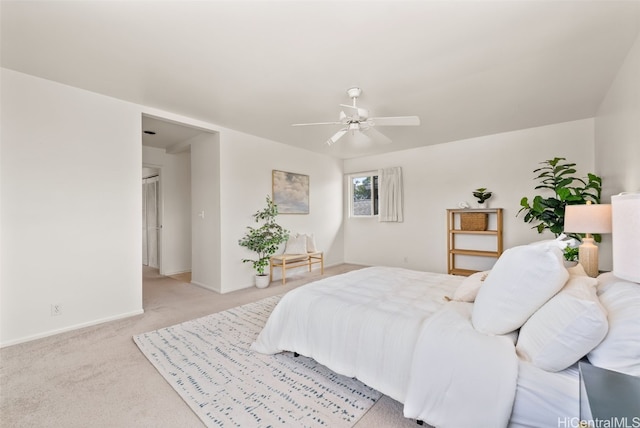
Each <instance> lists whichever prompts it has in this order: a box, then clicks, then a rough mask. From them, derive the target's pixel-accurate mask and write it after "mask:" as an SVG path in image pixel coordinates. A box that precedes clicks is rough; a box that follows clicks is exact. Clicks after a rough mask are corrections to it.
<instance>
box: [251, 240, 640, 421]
mask: <svg viewBox="0 0 640 428" xmlns="http://www.w3.org/2000/svg"><path fill="white" fill-rule="evenodd" d="M552 242H553V241H552ZM601 283H602V284H601V285H603V286H602V287H601V288H600V286H598V288H596V286H597V285H598V284H597V281H596V279H594V278H589V277H587V276H586V275H584V274H583V272H579V271H573V272H570V271H569V270H567V269H566V268H565V267H564V265H563V263H562V254H561V252H560V250H559V249H558V248H557V247H556V246H554V245H553V243H551V244H549V243H546V244H545V245H528V246H521V247H515V248H513V249H510V250H507V251H506V252H505V253H504V254H503V256H502V257H501V258H500V259H499V260H498V262H497V263H496V265H495V266H494V268H493V269H492V270H491V271H490V272H484V273H478V274H475V275H473V276H472V277H468V278H464V277H459V276H453V275H445V274H438V273H430V272H419V271H413V270H407V269H401V268H392V267H369V268H364V269H360V270H357V271H352V272H349V273H346V274H343V275H338V276H334V277H329V278H325V279H322V280H320V281H317V282H315V283H311V284H308V285H306V286H303V287H300V288H298V289H295V290H292V291H290V292H288V293H287V294H286V295H285V296H283V298H282V299H281V300H280V302H279V304H278V305H277V306H276V308H275V309H274V311H273V313H272V314H271V316H270V317H269V319H268V321H267V323H266V325H265V327H264V329H263V330H262V332H261V333H260V335H259V336H258V337H257V339H256V341H255V342H254V343H253V344H252V349H253V350H255V351H258V352H261V353H266V354H274V353H278V352H283V351H290V352H296V353H298V354H301V355H305V356H308V357H311V358H314V359H315V360H316V361H318V362H319V363H321V364H323V365H325V366H327V367H329V368H330V369H332V370H333V371H335V372H337V373H340V374H342V375H346V376H350V377H355V378H358V379H359V380H361V381H362V382H364V383H366V384H367V385H369V386H370V387H372V388H375V389H377V390H379V391H380V392H382V393H384V394H386V395H388V396H389V397H391V398H393V399H395V400H397V401H399V402H401V403H403V404H404V416H405V417H407V418H412V419H416V420H418V421H424V422H427V423H429V424H430V425H433V426H437V427H438V428H441V427H442V428H446V427H464V426H496V427H497V426H511V427H540V426H558V423H559V422H558V421H559V420H564V421H567V423H573V422H575V421H578V420H579V419H578V418H579V416H580V409H579V377H578V370H577V362H578V360H580V359H582V358H586V357H587V356H588V354H590V353H592V352H593V353H594V356H597V357H602V358H594V359H595V360H596V361H599V362H600V363H601V364H602V365H603V366H608V367H605V368H611V369H614V370H616V369H617V370H619V371H625V372H627V373H630V374H634V375H640V349H636V348H640V345H638V344H637V337H640V315H639V314H638V313H637V312H638V311H637V307H638V306H637V305H640V286H638V284H635V283H629V282H626V281H622V280H618V279H616V278H615V277H613V276H611V275H610V276H608V277H606V278H604V279H603V281H601ZM621 287H622V288H624V290H625V293H623V294H624V296H623V298H622V299H623V300H624V302H625V303H624V304H623V306H624V308H622V309H620V308H619V307H617V308H616V305H618V306H620V302H619V301H618V300H620V299H614V300H616V303H613V304H611V302H609V303H607V304H608V306H607V307H605V305H604V304H603V302H601V300H602V299H601V298H599V297H598V295H597V293H598V292H600V293H604V292H605V291H606V292H611V291H612V290H619V289H620V288H621ZM614 294H615V293H614ZM618 294H619V293H618ZM629 305H630V306H629ZM634 305H635V306H634ZM629 307H631V308H632V309H629ZM634 307H635V308H636V310H634V309H633V308H634ZM611 308H615V309H616V310H620V311H622V312H625V311H626V312H625V314H626V315H625V316H624V317H622V318H623V319H624V320H623V322H620V323H619V326H620V328H619V330H620V331H622V333H621V334H612V328H611V327H612V325H611V318H612V317H611V315H612V314H609V320H608V319H607V310H611ZM630 314H631V315H630ZM629 315H630V316H629ZM613 319H616V317H615V316H614V317H613ZM617 325H618V324H617ZM550 329H551V330H550ZM617 330H618V329H616V331H617ZM634 334H638V335H636V336H633V335H634ZM605 336H606V338H605ZM609 336H611V337H609ZM634 337H635V339H634ZM629 341H631V342H633V344H632V345H629ZM606 342H611V343H606ZM621 343H622V344H623V346H624V348H625V350H622V351H621V350H620V349H621ZM625 343H626V344H625ZM605 345H606V346H605ZM599 346H602V348H603V349H604V351H607V349H606V348H607V347H609V348H611V349H613V354H616V353H620V352H622V353H623V354H625V355H624V356H622V357H621V356H619V355H618V356H615V355H614V357H611V355H604V354H611V353H612V352H602V353H601V354H603V355H604V356H603V355H600V356H598V355H597V354H598V352H597V351H598V349H597V348H598V347H599ZM629 348H630V349H629ZM592 362H593V361H592ZM594 364H595V362H594ZM620 364H622V365H623V366H624V367H622V369H621V368H620ZM616 365H618V366H617V367H616ZM611 366H614V367H611ZM571 421H573V422H571ZM567 426H569V425H567Z"/></svg>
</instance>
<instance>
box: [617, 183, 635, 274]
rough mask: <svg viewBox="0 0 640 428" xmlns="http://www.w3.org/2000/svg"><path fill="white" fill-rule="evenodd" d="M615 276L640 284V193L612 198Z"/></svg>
mask: <svg viewBox="0 0 640 428" xmlns="http://www.w3.org/2000/svg"><path fill="white" fill-rule="evenodd" d="M611 205H612V215H611V218H612V223H613V236H612V244H613V274H614V275H615V276H617V277H618V278H622V279H626V280H628V281H633V282H640V193H629V194H620V195H615V196H612V197H611Z"/></svg>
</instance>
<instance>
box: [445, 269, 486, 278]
mask: <svg viewBox="0 0 640 428" xmlns="http://www.w3.org/2000/svg"><path fill="white" fill-rule="evenodd" d="M476 272H480V271H477V270H471V269H458V268H456V269H451V272H449V274H450V275H460V276H469V275H473V274H474V273H476Z"/></svg>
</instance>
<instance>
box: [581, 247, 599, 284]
mask: <svg viewBox="0 0 640 428" xmlns="http://www.w3.org/2000/svg"><path fill="white" fill-rule="evenodd" d="M578 259H579V260H580V264H581V265H582V267H583V268H584V271H585V272H586V273H587V275H589V276H590V277H592V278H595V277H596V276H598V247H597V246H596V245H595V244H594V243H593V238H583V239H582V244H580V246H579V247H578Z"/></svg>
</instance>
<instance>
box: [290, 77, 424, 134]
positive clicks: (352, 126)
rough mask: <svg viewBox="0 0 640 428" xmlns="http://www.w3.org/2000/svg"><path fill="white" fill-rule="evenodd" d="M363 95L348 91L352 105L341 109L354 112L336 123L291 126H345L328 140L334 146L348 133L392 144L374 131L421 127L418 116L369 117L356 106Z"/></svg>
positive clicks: (367, 113) (367, 111) (365, 111)
mask: <svg viewBox="0 0 640 428" xmlns="http://www.w3.org/2000/svg"><path fill="white" fill-rule="evenodd" d="M360 94H362V89H360V88H350V89H348V90H347V95H349V97H350V98H351V100H352V104H351V105H349V104H340V106H341V107H346V108H348V109H351V110H352V114H351V115H348V114H346V113H345V112H344V111H341V112H340V116H339V119H338V120H337V121H335V122H317V123H294V124H293V125H291V126H311V125H343V128H342V129H340V130H339V131H338V132H336V133H335V134H333V135H332V136H331V137H330V138H329V139H328V140H327V144H328V145H332V144H333V143H335V142H336V141H338V140H339V139H340V138H342V137H343V136H344V135H345V134H346V133H347V132H351V133H353V134H355V133H356V132H363V133H367V134H370V135H371V134H373V135H372V136H375V137H376V138H377V139H378V140H381V141H383V142H385V143H390V142H391V140H390V139H389V138H388V137H387V136H386V135H384V134H382V133H381V132H379V131H377V130H376V129H374V127H375V126H416V125H420V118H419V117H418V116H395V117H369V110H367V109H364V108H362V107H358V106H357V105H356V100H357V99H358V97H359V96H360Z"/></svg>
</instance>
